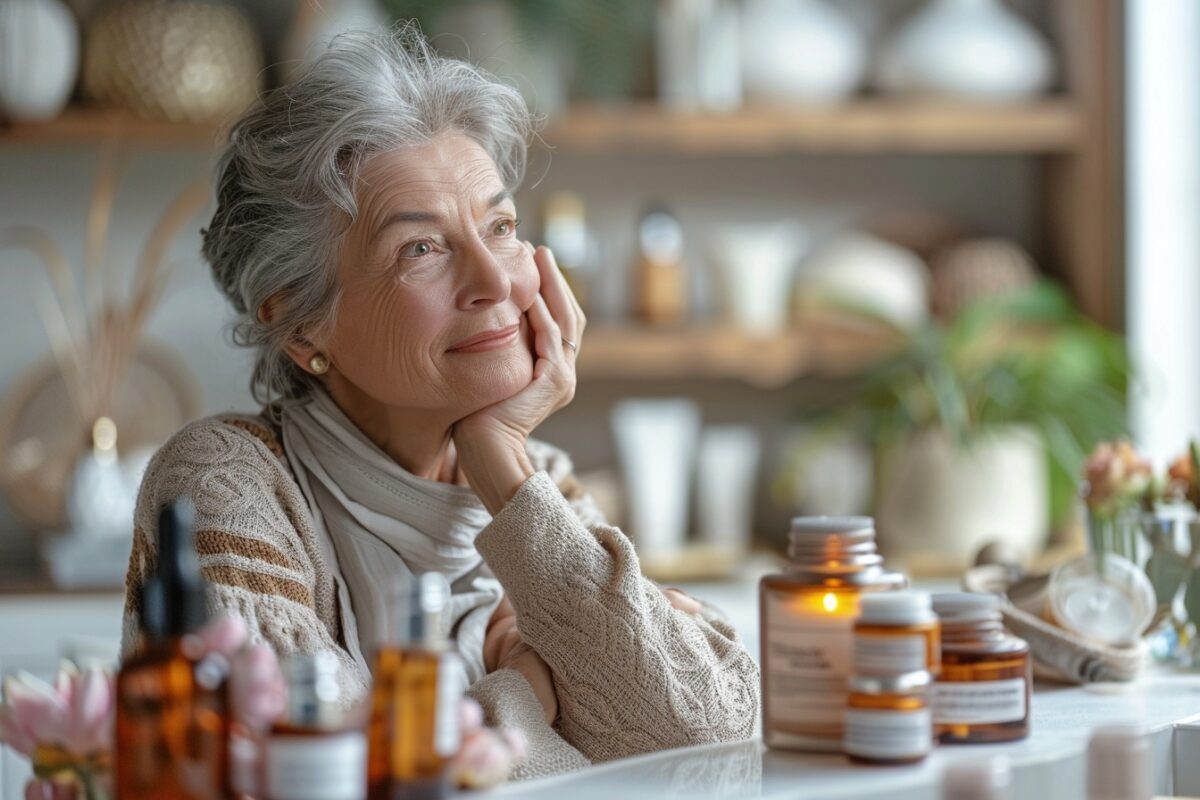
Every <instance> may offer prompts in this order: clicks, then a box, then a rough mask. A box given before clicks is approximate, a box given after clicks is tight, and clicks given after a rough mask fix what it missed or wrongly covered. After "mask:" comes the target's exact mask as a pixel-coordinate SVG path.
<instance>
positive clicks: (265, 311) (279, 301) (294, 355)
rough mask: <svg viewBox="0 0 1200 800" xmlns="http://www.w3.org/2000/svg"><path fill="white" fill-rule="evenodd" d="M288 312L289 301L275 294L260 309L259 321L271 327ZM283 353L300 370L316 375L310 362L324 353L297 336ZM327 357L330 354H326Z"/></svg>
mask: <svg viewBox="0 0 1200 800" xmlns="http://www.w3.org/2000/svg"><path fill="white" fill-rule="evenodd" d="M286 310H287V301H286V300H285V298H284V297H283V296H282V295H280V294H273V295H271V296H270V297H268V298H267V299H266V301H265V302H264V303H263V304H262V305H261V306H259V308H258V321H259V322H261V323H263V324H266V325H269V324H271V321H272V320H274V319H277V318H278V316H279V315H280V314H282V313H284V312H285V311H286ZM283 351H284V352H285V353H287V354H288V357H289V358H290V359H292V361H294V362H295V363H296V366H298V367H299V368H300V369H302V370H304V371H305V372H307V373H309V374H310V375H315V374H316V373H314V372H313V370H312V367H310V366H309V362H310V361H312V357H313V356H315V355H317V354H318V353H321V352H322V349H321V348H320V347H319V346H318V345H317V344H316V343H314V342H312V341H311V340H309V339H307V338H306V337H303V336H300V335H296V336H293V337H291V338H290V339H289V340H288V343H287V344H285V345H284V347H283ZM325 355H326V356H328V355H329V354H328V353H326V354H325Z"/></svg>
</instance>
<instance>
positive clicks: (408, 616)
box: [367, 572, 464, 800]
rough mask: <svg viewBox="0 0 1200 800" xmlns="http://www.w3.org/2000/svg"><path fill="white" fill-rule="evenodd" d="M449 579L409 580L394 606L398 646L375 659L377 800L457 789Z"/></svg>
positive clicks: (370, 759) (458, 690)
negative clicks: (450, 767) (450, 766)
mask: <svg viewBox="0 0 1200 800" xmlns="http://www.w3.org/2000/svg"><path fill="white" fill-rule="evenodd" d="M449 600H450V586H449V584H448V583H447V582H446V579H445V578H444V577H443V576H442V575H440V574H438V573H436V572H427V573H425V574H424V575H421V576H420V577H418V578H416V579H414V580H411V581H403V582H401V584H400V585H399V586H398V587H397V590H396V591H395V592H394V595H393V599H392V603H391V607H392V613H393V617H392V620H391V629H392V637H391V638H392V641H390V642H388V643H386V644H384V645H383V646H382V647H380V649H379V653H378V654H377V655H376V658H375V685H374V688H373V689H372V692H371V719H370V724H369V727H368V730H367V736H368V744H367V786H368V794H367V796H368V798H370V800H437V798H442V797H444V796H445V795H446V794H447V792H448V789H449V786H448V783H447V780H446V759H448V758H449V757H450V756H451V755H453V754H454V753H455V752H456V751H457V749H458V746H459V730H458V701H459V698H460V697H461V695H462V689H463V688H464V687H463V683H464V681H463V680H462V678H461V677H460V676H461V675H462V669H461V665H460V664H459V663H458V662H457V659H456V657H455V656H454V655H452V654H451V653H449V652H448V650H447V643H446V634H445V625H444V623H443V614H444V612H445V611H446V609H447V606H448V603H449Z"/></svg>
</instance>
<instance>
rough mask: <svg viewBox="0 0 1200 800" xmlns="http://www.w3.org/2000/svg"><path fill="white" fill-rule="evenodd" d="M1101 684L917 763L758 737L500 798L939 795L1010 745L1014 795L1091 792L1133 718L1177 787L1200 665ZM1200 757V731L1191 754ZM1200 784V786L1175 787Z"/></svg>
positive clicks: (1195, 709) (1024, 799)
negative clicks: (987, 740)
mask: <svg viewBox="0 0 1200 800" xmlns="http://www.w3.org/2000/svg"><path fill="white" fill-rule="evenodd" d="M1102 688H1103V690H1104V691H1099V690H1097V689H1083V688H1076V687H1069V688H1067V687H1047V686H1041V687H1039V688H1038V690H1037V691H1036V692H1035V694H1034V700H1033V720H1032V724H1031V732H1030V736H1029V737H1028V738H1027V739H1025V740H1023V741H1020V742H1012V743H1008V744H998V745H957V746H943V747H939V748H937V749H936V750H935V751H934V753H933V755H931V756H930V757H929V758H928V759H926V760H925V761H924V762H923V763H921V764H919V765H915V766H910V767H864V766H856V765H853V764H851V763H850V762H849V761H848V760H847V759H845V758H844V757H842V756H836V755H808V754H800V753H786V752H781V751H768V750H767V749H766V748H764V747H763V746H762V745H761V743H760V742H759V741H758V740H753V741H748V742H742V743H737V744H726V745H708V746H702V747H694V748H683V749H680V750H671V751H666V752H663V753H656V754H653V755H648V756H640V757H638V758H631V759H624V760H622V761H614V762H610V763H607V764H602V765H597V766H595V767H590V768H588V769H585V770H581V771H579V772H576V773H573V774H569V775H563V776H559V777H556V778H545V779H541V780H537V781H529V782H527V783H524V784H511V785H509V786H506V787H503V788H502V789H500V790H498V791H497V792H495V793H494V794H495V796H497V797H505V798H530V799H531V800H532V799H533V798H538V799H542V798H544V799H545V800H550V798H570V800H592V798H596V800H600V798H604V799H605V800H612V798H620V799H621V800H636V799H637V798H672V797H677V798H688V800H704V799H705V798H744V797H761V798H778V799H779V800H782V799H783V798H787V799H788V800H794V799H798V798H879V797H884V796H886V797H887V798H888V800H936V798H939V797H940V792H939V790H938V786H939V781H940V776H941V772H942V769H943V768H944V766H945V765H946V764H947V763H949V762H952V761H956V760H963V759H972V758H978V757H980V756H983V755H992V754H997V753H1002V754H1004V755H1006V756H1007V757H1008V758H1009V759H1010V761H1011V763H1012V766H1013V789H1012V794H1011V796H1012V798H1013V800H1033V799H1034V798H1039V799H1040V798H1053V800H1074V799H1075V798H1079V800H1082V798H1083V797H1084V752H1085V750H1086V747H1087V739H1088V736H1089V734H1090V732H1091V730H1092V728H1093V727H1095V726H1096V725H1099V724H1110V723H1131V724H1136V725H1139V726H1142V727H1144V729H1145V730H1146V731H1147V732H1148V733H1149V734H1150V735H1151V737H1152V742H1153V745H1154V764H1155V774H1156V777H1157V781H1158V786H1157V787H1156V791H1158V792H1159V793H1167V792H1169V791H1171V790H1172V788H1173V780H1172V772H1173V766H1174V762H1175V759H1174V758H1173V753H1172V751H1173V746H1175V745H1178V744H1179V742H1176V736H1175V726H1176V725H1177V724H1184V723H1188V722H1189V721H1192V720H1200V673H1190V674H1183V673H1164V672H1154V673H1151V674H1148V675H1147V676H1145V677H1144V678H1143V679H1142V680H1140V681H1138V682H1137V683H1134V684H1129V685H1125V686H1112V685H1108V686H1105V687H1102ZM1193 750H1194V754H1195V759H1196V760H1197V761H1200V733H1197V734H1194V735H1193V736H1192V737H1191V738H1188V739H1186V749H1185V753H1184V757H1185V758H1186V757H1187V755H1188V754H1189V753H1191V752H1192V751H1193ZM1184 789H1186V790H1188V791H1190V792H1193V793H1200V786H1193V785H1189V786H1186V787H1184V786H1180V787H1179V788H1178V789H1176V791H1182V790H1184Z"/></svg>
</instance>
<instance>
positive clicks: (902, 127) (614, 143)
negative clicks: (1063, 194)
mask: <svg viewBox="0 0 1200 800" xmlns="http://www.w3.org/2000/svg"><path fill="white" fill-rule="evenodd" d="M1083 131H1084V118H1083V116H1082V114H1081V113H1080V109H1079V108H1078V107H1077V106H1076V104H1075V103H1073V102H1072V101H1070V100H1066V99H1049V100H1044V101H1038V102H1032V103H1020V104H1014V105H978V104H964V103H947V102H934V101H911V100H888V99H869V100H861V101H856V102H853V103H846V104H842V105H838V106H829V107H812V108H803V109H776V108H765V107H748V108H746V109H743V110H741V111H738V112H735V113H730V114H707V113H706V114H692V113H677V112H672V111H670V110H668V109H664V108H662V107H661V106H659V105H658V104H656V103H652V102H645V103H638V104H632V105H628V106H624V105H618V106H602V105H585V106H579V107H576V108H574V109H572V110H571V111H569V112H568V113H566V114H565V115H563V116H562V117H561V118H560V119H558V120H557V121H555V122H552V123H551V124H550V125H549V127H548V128H547V130H546V131H545V134H544V138H545V140H546V142H547V143H548V144H549V145H550V146H551V147H554V148H555V149H561V150H566V151H570V152H578V153H613V152H631V151H643V152H669V153H679V154H689V155H745V156H753V155H764V154H774V153H787V152H796V153H805V152H809V153H859V154H869V153H925V154H935V153H1035V154H1036V153H1047V154H1050V153H1066V152H1072V151H1073V150H1075V149H1076V148H1077V147H1078V146H1079V145H1080V142H1081V141H1082V137H1083ZM221 134H222V126H220V125H218V124H213V123H188V122H163V121H156V120H145V119H140V118H138V117H134V116H130V115H128V114H122V113H119V112H113V111H105V110H98V109H92V108H87V107H74V108H70V109H68V110H67V111H66V112H65V113H64V114H62V115H61V116H59V117H57V118H56V119H53V120H50V121H48V122H39V123H3V124H0V141H2V142H5V143H14V144H43V145H59V144H88V143H96V144H99V143H103V142H105V141H108V140H113V139H115V140H119V141H121V142H123V143H127V144H134V145H174V146H191V147H209V146H213V145H215V144H216V143H217V142H218V141H219V138H220V136H221Z"/></svg>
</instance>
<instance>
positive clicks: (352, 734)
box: [265, 652, 367, 800]
mask: <svg viewBox="0 0 1200 800" xmlns="http://www.w3.org/2000/svg"><path fill="white" fill-rule="evenodd" d="M283 671H284V676H285V678H286V680H287V687H288V693H287V698H288V699H287V711H286V712H285V713H284V715H283V718H282V719H280V720H278V721H277V722H276V723H275V724H274V725H273V726H272V728H271V734H270V736H269V737H268V739H267V744H266V759H265V760H266V776H267V780H266V785H267V791H266V800H363V798H364V797H366V794H367V739H366V734H365V733H364V732H363V730H362V727H361V725H356V724H353V722H352V721H350V720H347V719H346V718H345V716H344V715H343V713H342V709H341V704H340V702H339V699H340V696H341V690H340V688H339V686H338V681H337V674H338V661H337V656H335V655H334V654H333V653H329V652H321V653H311V654H303V655H299V654H298V655H293V656H290V657H289V658H288V659H287V661H285V662H284V670H283Z"/></svg>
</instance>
